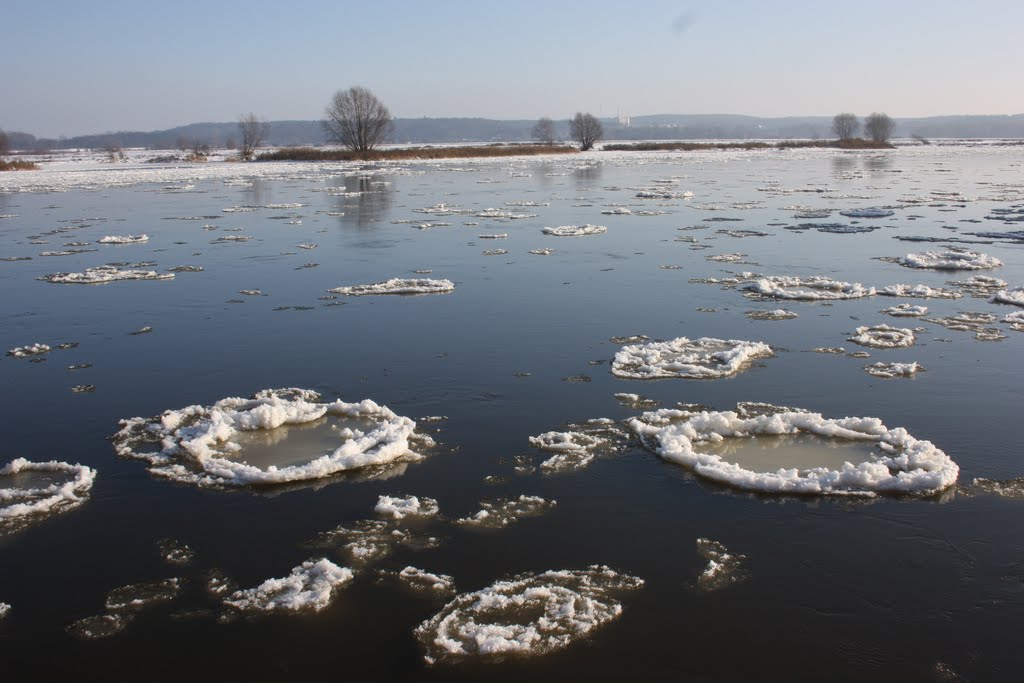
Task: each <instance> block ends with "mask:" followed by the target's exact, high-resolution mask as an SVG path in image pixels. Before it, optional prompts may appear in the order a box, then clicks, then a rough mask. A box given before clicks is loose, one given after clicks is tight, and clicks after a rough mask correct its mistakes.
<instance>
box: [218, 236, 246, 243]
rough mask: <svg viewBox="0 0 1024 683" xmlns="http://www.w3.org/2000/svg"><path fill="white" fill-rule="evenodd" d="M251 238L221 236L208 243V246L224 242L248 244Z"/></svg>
mask: <svg viewBox="0 0 1024 683" xmlns="http://www.w3.org/2000/svg"><path fill="white" fill-rule="evenodd" d="M251 239H252V237H250V236H249V235H221V236H220V237H218V238H217V239H215V240H213V241H212V242H210V244H218V243H224V242H248V241H249V240H251Z"/></svg>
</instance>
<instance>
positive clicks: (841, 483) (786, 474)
mask: <svg viewBox="0 0 1024 683" xmlns="http://www.w3.org/2000/svg"><path fill="white" fill-rule="evenodd" d="M629 424H630V427H631V428H632V429H633V431H634V432H635V433H636V434H637V436H638V437H639V438H640V440H641V442H642V443H643V444H644V446H645V447H646V448H648V449H649V450H651V451H653V452H654V453H656V454H657V455H659V456H660V457H661V458H663V459H665V460H667V461H669V462H673V463H676V464H679V465H683V466H685V467H687V468H689V469H691V470H693V472H694V473H696V474H697V475H699V476H702V477H705V478H708V479H711V480H713V481H716V482H719V483H721V484H725V485H729V486H733V487H736V488H740V489H744V490H750V491H762V492H767V493H781V494H811V495H862V496H871V495H876V494H878V493H916V494H929V493H935V492H938V491H941V490H943V489H945V488H948V487H949V486H952V485H953V484H954V483H956V479H957V476H958V474H959V471H960V469H959V467H958V466H957V464H956V463H955V462H953V460H952V459H951V458H950V457H949V456H947V455H946V454H945V453H944V452H942V451H941V450H940V449H939V448H937V447H936V446H935V445H934V444H933V443H931V442H930V441H925V440H919V439H915V438H914V437H913V436H911V435H910V434H909V433H908V432H907V430H906V429H904V428H902V427H899V428H895V429H890V428H888V427H886V426H885V425H884V424H883V423H882V421H881V420H880V419H878V418H875V417H845V418H839V419H831V418H826V417H824V416H822V415H821V414H819V413H811V412H795V411H794V412H777V413H773V414H763V415H752V416H749V417H744V416H741V415H740V414H739V413H738V412H733V411H721V412H715V411H688V410H673V409H662V410H659V411H654V412H650V413H645V414H644V415H642V416H640V417H639V418H634V419H632V420H630V423H629ZM781 435H792V436H799V435H809V436H813V437H814V438H816V439H820V440H822V441H823V442H824V443H823V444H822V445H823V446H824V447H825V448H828V447H829V446H831V445H836V444H839V443H841V442H846V443H863V444H866V445H870V446H872V451H873V455H871V456H870V458H869V459H867V460H865V461H863V462H858V463H851V462H849V461H846V462H843V463H842V465H840V466H838V467H827V466H811V467H779V468H778V469H776V470H775V471H767V472H759V471H755V470H754V469H750V468H749V467H745V466H743V465H741V464H738V463H736V462H731V461H729V460H728V459H726V458H724V457H722V456H721V455H718V454H716V453H715V452H714V449H715V448H721V446H722V445H723V443H725V442H729V441H736V442H737V445H744V444H745V443H751V444H753V445H756V441H757V439H759V438H761V437H779V436H781ZM737 440H738V441H737Z"/></svg>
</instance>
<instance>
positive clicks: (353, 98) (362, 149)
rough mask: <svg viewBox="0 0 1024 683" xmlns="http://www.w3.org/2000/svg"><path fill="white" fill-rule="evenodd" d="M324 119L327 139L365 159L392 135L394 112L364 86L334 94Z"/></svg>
mask: <svg viewBox="0 0 1024 683" xmlns="http://www.w3.org/2000/svg"><path fill="white" fill-rule="evenodd" d="M324 116H325V118H324V120H323V122H322V123H323V127H324V131H325V132H326V133H327V137H328V138H329V139H330V140H331V141H332V142H337V143H339V144H342V145H344V146H345V147H348V148H349V149H351V150H352V151H353V152H356V153H357V154H360V155H363V156H365V155H367V154H369V153H370V152H372V151H373V149H374V148H375V147H376V146H377V145H379V144H380V143H382V142H384V140H385V139H386V138H387V136H388V135H390V134H391V127H392V119H391V112H390V111H388V108H387V107H385V106H384V104H383V103H382V102H381V101H380V100H378V99H377V96H376V95H374V94H373V93H372V92H370V91H369V90H368V89H366V88H364V87H362V86H358V85H356V86H353V87H351V88H349V89H348V90H339V91H338V92H336V93H334V97H332V98H331V102H330V104H328V105H327V109H326V110H325V111H324Z"/></svg>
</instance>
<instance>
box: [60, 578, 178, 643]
mask: <svg viewBox="0 0 1024 683" xmlns="http://www.w3.org/2000/svg"><path fill="white" fill-rule="evenodd" d="M180 592H181V580H180V579H163V580H160V581H147V582H145V583H134V584H130V585H127V586H121V587H120V588H115V589H114V590H112V591H110V592H109V593H107V599H106V603H105V605H104V606H105V607H106V612H105V613H103V614H97V615H94V616H91V617H85V618H84V619H79V620H78V621H76V622H74V623H73V624H71V625H70V626H68V628H67V631H68V633H70V634H71V635H72V636H74V637H76V638H81V639H83V640H99V639H100V638H109V637H111V636H114V635H117V634H118V633H120V632H121V631H123V630H124V629H125V627H127V626H128V624H129V623H130V622H131V621H132V619H134V618H135V615H136V614H137V613H138V612H140V611H141V610H143V609H145V608H147V607H150V606H152V605H157V604H161V603H165V602H170V601H172V600H174V599H175V598H177V597H178V594H179V593H180Z"/></svg>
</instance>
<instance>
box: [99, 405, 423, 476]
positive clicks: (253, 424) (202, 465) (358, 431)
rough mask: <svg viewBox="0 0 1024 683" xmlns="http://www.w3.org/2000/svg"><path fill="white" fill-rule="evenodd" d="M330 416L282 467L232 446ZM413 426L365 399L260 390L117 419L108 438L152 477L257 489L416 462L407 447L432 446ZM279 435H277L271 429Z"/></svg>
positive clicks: (278, 446) (276, 438)
mask: <svg viewBox="0 0 1024 683" xmlns="http://www.w3.org/2000/svg"><path fill="white" fill-rule="evenodd" d="M322 418H327V419H330V418H334V419H335V420H336V421H337V422H338V424H331V425H330V427H331V429H330V430H328V431H326V432H325V433H326V438H325V441H327V442H329V444H330V445H329V446H327V447H326V452H324V451H325V448H324V447H323V446H322V445H320V446H319V447H318V450H315V451H314V452H307V453H303V454H302V456H301V457H300V458H293V461H291V462H286V463H283V464H280V465H279V464H269V465H268V466H266V467H259V466H256V465H253V464H250V463H249V462H247V461H246V459H245V458H246V448H245V447H243V446H242V445H241V444H240V443H239V442H240V441H246V440H249V439H247V435H248V436H249V437H250V438H251V436H256V437H259V438H262V439H264V440H270V441H271V442H275V443H274V444H273V445H275V446H276V451H286V450H287V449H282V448H281V445H282V444H280V443H276V442H277V441H281V440H285V439H287V437H288V428H289V427H296V426H299V427H301V426H302V425H311V423H315V422H316V421H318V420H321V419H322ZM415 429H416V423H415V422H413V421H412V420H411V419H409V418H407V417H403V416H401V415H396V414H395V413H394V412H393V411H392V410H391V409H390V408H388V407H386V406H382V405H378V404H377V403H375V402H373V401H371V400H369V399H366V400H363V401H361V402H359V403H345V402H344V401H340V400H338V401H333V402H330V403H324V402H322V401H321V400H320V395H319V394H317V393H316V392H315V391H311V390H308V389H295V388H292V389H265V390H263V391H260V392H258V393H256V394H255V395H254V396H253V397H252V398H247V399H246V398H225V399H221V400H220V401H218V402H217V403H215V404H214V405H212V406H199V405H193V406H188V407H187V408H182V409H180V410H168V411H166V412H164V413H163V414H162V415H159V416H157V417H151V418H143V417H134V418H131V419H129V420H122V421H121V430H120V431H119V432H118V433H117V434H115V435H114V436H113V441H114V446H115V448H116V449H117V452H118V454H119V455H122V456H125V457H129V458H137V459H140V460H145V461H146V462H148V463H149V470H150V472H152V473H153V474H156V475H158V476H162V477H167V478H168V479H173V480H175V481H180V482H185V483H190V484H195V485H198V486H253V485H256V486H259V485H273V484H281V483H286V482H296V481H308V480H313V479H321V478H325V477H330V476H332V475H336V474H341V473H344V472H350V471H353V470H362V469H364V468H369V469H371V470H372V469H374V468H387V467H390V466H394V465H395V464H396V463H404V462H410V461H416V460H419V459H421V458H422V457H423V456H422V455H420V454H418V453H416V452H415V451H414V450H413V448H414V446H415V447H417V448H420V447H422V448H426V447H429V446H431V445H433V441H432V440H431V438H430V437H429V436H427V435H425V434H417V433H415ZM277 430H280V431H277Z"/></svg>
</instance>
